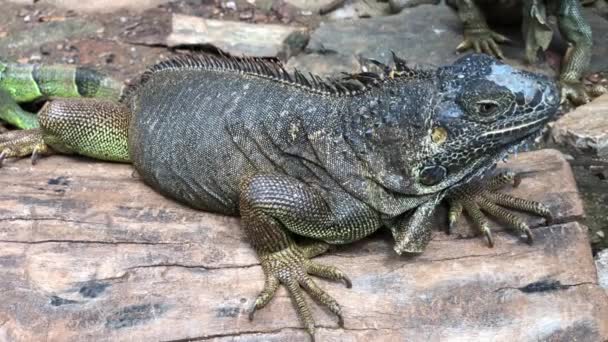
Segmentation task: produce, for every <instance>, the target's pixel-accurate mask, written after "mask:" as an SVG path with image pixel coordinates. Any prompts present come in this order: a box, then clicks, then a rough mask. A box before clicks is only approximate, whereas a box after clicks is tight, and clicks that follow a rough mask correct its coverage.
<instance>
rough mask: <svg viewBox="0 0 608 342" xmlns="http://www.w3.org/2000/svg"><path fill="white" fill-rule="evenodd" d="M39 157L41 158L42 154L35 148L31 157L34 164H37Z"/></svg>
mask: <svg viewBox="0 0 608 342" xmlns="http://www.w3.org/2000/svg"><path fill="white" fill-rule="evenodd" d="M39 159H40V154H39V153H38V150H34V152H32V157H31V161H32V165H36V163H37V162H38V160H39Z"/></svg>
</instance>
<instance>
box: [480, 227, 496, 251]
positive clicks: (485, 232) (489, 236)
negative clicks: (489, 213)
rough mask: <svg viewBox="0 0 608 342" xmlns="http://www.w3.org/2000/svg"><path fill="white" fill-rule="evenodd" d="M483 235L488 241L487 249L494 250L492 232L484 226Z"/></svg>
mask: <svg viewBox="0 0 608 342" xmlns="http://www.w3.org/2000/svg"><path fill="white" fill-rule="evenodd" d="M481 230H482V231H483V235H485V236H486V240H488V247H490V248H494V239H493V238H492V231H491V230H490V228H488V226H484V227H483V228H482V229H481Z"/></svg>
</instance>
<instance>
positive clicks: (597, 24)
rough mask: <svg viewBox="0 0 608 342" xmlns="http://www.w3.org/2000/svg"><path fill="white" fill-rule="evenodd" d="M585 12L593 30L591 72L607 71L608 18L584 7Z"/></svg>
mask: <svg viewBox="0 0 608 342" xmlns="http://www.w3.org/2000/svg"><path fill="white" fill-rule="evenodd" d="M583 13H584V15H585V18H586V19H587V21H588V22H589V25H590V26H591V30H592V31H593V52H592V54H591V64H590V65H589V70H588V71H589V72H601V71H603V72H605V71H607V70H608V58H606V56H608V18H603V17H601V16H600V15H598V14H597V11H596V10H594V9H591V8H584V9H583Z"/></svg>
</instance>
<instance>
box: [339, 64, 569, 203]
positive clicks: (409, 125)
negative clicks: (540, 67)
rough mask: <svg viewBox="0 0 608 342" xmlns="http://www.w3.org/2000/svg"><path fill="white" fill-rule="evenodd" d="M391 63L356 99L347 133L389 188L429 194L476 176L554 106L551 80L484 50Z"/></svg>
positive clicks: (545, 118)
mask: <svg viewBox="0 0 608 342" xmlns="http://www.w3.org/2000/svg"><path fill="white" fill-rule="evenodd" d="M395 62H396V69H395V71H394V78H393V79H392V80H391V81H387V82H386V83H385V84H386V85H385V86H384V87H383V88H381V89H379V90H378V91H377V92H376V93H371V94H370V95H369V96H367V97H365V98H363V99H362V100H361V101H358V102H357V103H355V106H356V107H355V109H354V111H356V113H357V114H355V115H353V116H352V117H351V119H350V120H351V123H350V125H351V127H352V128H351V129H350V130H349V131H348V133H347V135H348V138H350V139H351V140H352V141H353V142H352V143H351V146H354V147H355V149H357V151H356V152H358V158H359V159H360V160H364V161H366V163H367V165H368V166H367V169H368V170H369V174H370V176H371V177H370V178H372V179H373V180H374V182H375V183H377V184H379V185H380V186H381V188H382V189H385V190H388V191H389V192H392V193H397V194H401V195H405V196H412V195H415V196H420V195H430V194H434V193H437V192H440V191H442V190H444V189H448V188H450V187H452V186H454V185H456V184H458V183H460V182H462V181H466V180H467V179H470V178H471V177H474V176H477V175H480V174H482V173H484V172H485V171H487V170H488V169H489V168H490V167H492V166H493V165H494V164H495V163H496V162H497V161H499V160H500V159H502V158H504V157H505V156H506V154H507V153H508V150H509V149H510V148H513V147H515V146H517V145H519V144H521V143H523V142H524V141H527V140H529V139H530V138H533V137H535V136H536V135H537V134H538V133H539V132H540V129H541V128H542V127H543V126H544V125H545V124H546V123H547V122H548V121H549V120H550V119H551V118H553V117H554V115H555V114H556V112H557V110H558V106H559V100H560V98H559V92H558V91H557V88H556V86H555V84H554V82H553V81H551V80H550V79H549V78H547V77H545V76H541V75H537V74H534V73H530V72H526V71H523V70H518V69H515V68H513V67H511V66H508V65H506V64H504V63H502V62H501V61H499V60H497V59H494V58H492V57H489V56H487V55H482V54H472V55H468V56H465V57H462V58H460V59H459V60H457V61H456V62H455V63H454V64H452V65H449V66H444V67H440V68H438V69H436V70H433V71H422V72H419V71H416V70H412V69H408V68H407V67H406V66H405V65H404V63H403V61H401V60H399V59H395ZM387 75H388V73H387ZM370 99H371V100H370Z"/></svg>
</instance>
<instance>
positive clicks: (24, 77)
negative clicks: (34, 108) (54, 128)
mask: <svg viewBox="0 0 608 342" xmlns="http://www.w3.org/2000/svg"><path fill="white" fill-rule="evenodd" d="M122 88H123V85H122V84H121V83H120V82H118V81H116V80H114V79H112V78H111V77H109V76H106V75H104V74H102V73H99V72H97V71H95V70H91V69H87V68H83V67H77V66H72V65H37V64H13V63H3V62H1V61H0V120H4V121H6V122H8V123H10V124H11V125H13V126H15V127H17V128H19V129H32V128H36V127H37V122H36V120H34V118H35V116H34V114H32V113H28V112H26V111H24V110H23V109H21V107H19V105H18V104H19V103H26V102H34V101H40V100H46V99H51V98H80V97H86V98H98V99H106V100H113V101H118V99H119V98H120V94H121V92H122Z"/></svg>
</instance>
